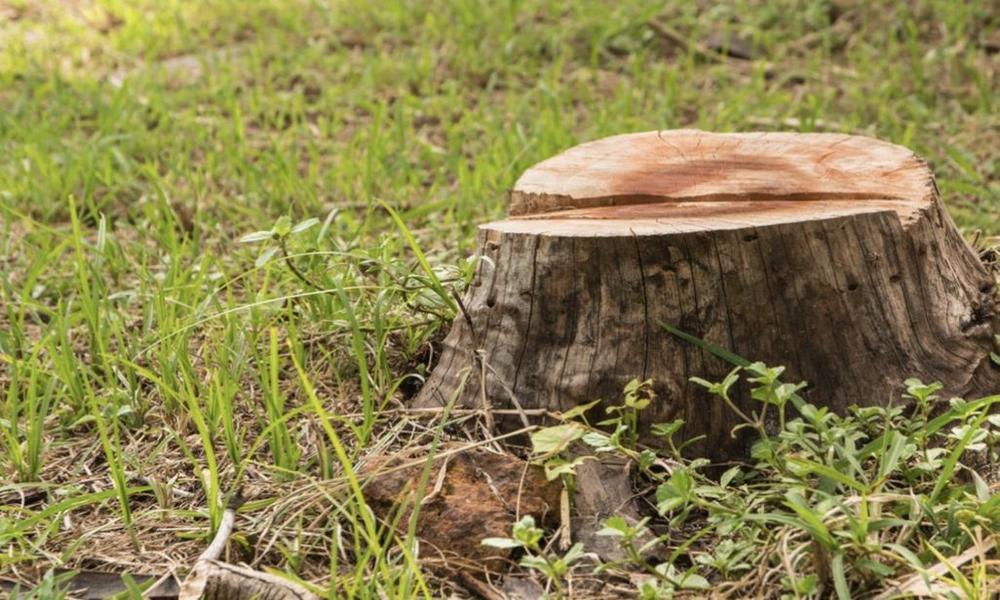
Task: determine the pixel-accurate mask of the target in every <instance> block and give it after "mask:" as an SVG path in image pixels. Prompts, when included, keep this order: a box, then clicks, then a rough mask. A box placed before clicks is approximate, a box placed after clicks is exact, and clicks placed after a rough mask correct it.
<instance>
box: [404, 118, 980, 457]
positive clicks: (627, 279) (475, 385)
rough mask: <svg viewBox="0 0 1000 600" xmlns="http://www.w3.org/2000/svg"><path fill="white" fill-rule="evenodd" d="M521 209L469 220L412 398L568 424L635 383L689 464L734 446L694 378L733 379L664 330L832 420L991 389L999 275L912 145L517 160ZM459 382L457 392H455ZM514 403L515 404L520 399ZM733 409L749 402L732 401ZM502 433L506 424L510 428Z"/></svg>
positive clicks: (806, 144) (841, 138)
mask: <svg viewBox="0 0 1000 600" xmlns="http://www.w3.org/2000/svg"><path fill="white" fill-rule="evenodd" d="M510 212H511V215H512V216H511V218H509V219H507V220H503V221H498V222H494V223H489V224H486V225H483V226H481V228H480V243H481V254H482V256H483V260H482V261H481V262H480V264H479V267H478V272H477V274H476V275H475V278H474V280H473V282H472V286H471V289H470V290H469V292H468V294H467V296H466V298H465V300H464V306H465V309H466V311H467V315H461V316H460V317H459V318H458V319H456V321H455V323H454V324H453V326H452V330H451V332H450V333H449V335H448V336H447V338H446V339H445V341H444V344H443V351H442V354H441V359H440V362H439V364H438V365H437V366H436V368H435V370H434V371H433V373H432V375H431V376H430V377H429V379H428V381H427V383H426V385H425V386H424V388H423V389H422V390H421V392H420V393H419V394H418V396H417V397H416V398H415V401H414V402H415V405H417V406H435V405H440V404H442V403H444V402H445V401H447V400H448V399H449V398H451V397H452V396H454V395H457V397H458V403H459V405H460V406H466V407H470V408H475V407H479V406H482V405H483V401H484V398H483V396H484V395H485V401H486V402H487V403H488V405H489V406H492V407H494V408H501V407H503V408H512V407H514V406H516V405H520V407H523V408H545V409H550V410H553V411H564V410H567V409H569V408H571V407H573V406H576V405H577V404H580V403H583V402H588V401H591V400H594V399H598V398H601V399H604V400H606V401H608V402H613V401H614V400H616V399H617V398H619V397H620V395H621V391H622V388H623V387H624V385H625V384H626V383H627V382H628V381H629V380H630V379H632V378H640V379H647V378H652V379H653V380H654V389H655V391H656V393H657V395H658V399H657V400H656V402H654V404H653V406H651V407H650V408H649V409H647V410H646V411H644V413H643V414H642V415H641V420H642V423H641V426H642V427H648V425H649V424H650V423H656V422H663V421H669V420H672V419H677V418H680V419H684V421H685V422H686V425H685V428H684V430H683V435H684V436H685V437H688V438H691V437H694V436H705V437H704V438H703V439H702V441H701V442H699V443H696V444H695V445H694V446H693V447H692V449H691V450H692V454H696V455H702V456H708V457H710V458H712V459H716V460H724V459H730V458H735V457H740V456H745V454H746V447H745V444H746V440H745V439H743V438H741V437H736V438H733V437H732V436H731V434H730V432H731V430H732V428H733V427H734V426H735V425H736V424H737V423H738V422H739V421H738V420H737V418H736V416H735V415H734V414H732V412H731V410H730V409H729V408H727V407H726V406H724V405H723V404H722V403H721V402H720V401H718V400H717V399H715V398H711V397H709V396H708V395H707V394H706V393H705V391H704V390H702V389H701V388H700V387H698V386H697V385H694V384H692V383H690V382H689V378H690V377H691V376H699V377H704V378H707V379H710V380H711V379H715V380H718V379H721V377H722V376H723V375H724V374H725V373H726V372H727V371H728V370H729V369H730V368H731V366H730V365H728V364H726V363H724V362H723V361H721V360H719V359H717V358H715V357H714V356H712V355H711V354H709V353H706V352H705V351H703V350H701V349H700V348H698V347H696V346H694V345H691V344H689V343H685V342H683V341H681V340H679V339H677V338H676V337H674V336H672V335H671V334H670V333H668V332H667V331H665V330H664V329H663V328H662V327H661V326H660V323H666V324H669V325H672V326H675V327H677V328H679V329H681V330H683V331H686V332H688V333H690V334H692V335H695V336H698V337H700V338H702V339H705V340H706V341H708V342H711V343H713V344H716V345H718V346H721V347H723V348H726V349H728V350H731V351H733V352H735V353H737V354H739V355H741V356H743V357H745V358H747V359H750V360H760V361H764V362H766V363H768V364H769V365H785V366H787V367H788V370H787V371H786V374H785V376H784V377H783V379H784V380H785V381H799V380H805V381H807V382H808V383H809V387H808V388H807V391H806V396H807V398H808V400H809V401H811V402H813V403H815V404H819V405H825V406H829V407H831V408H832V409H834V410H835V411H838V412H843V411H844V410H845V409H846V408H847V407H848V406H849V405H851V404H859V405H874V404H885V403H887V402H889V401H890V400H891V399H893V398H898V396H899V393H900V391H901V389H902V382H903V381H904V380H905V379H906V378H908V377H919V378H921V379H923V380H924V381H933V380H936V381H940V382H941V383H943V384H944V388H945V393H947V394H954V395H968V396H970V397H971V396H976V395H979V394H985V393H989V392H996V391H998V390H1000V385H998V383H1000V376H998V371H997V369H996V368H995V366H994V365H993V364H992V362H991V360H990V357H989V354H990V351H991V350H992V348H993V343H994V335H995V334H996V333H997V331H998V329H1000V327H998V319H997V316H996V295H995V293H996V282H995V281H994V279H993V278H992V276H991V275H990V274H989V273H988V272H987V270H986V269H985V268H984V266H983V265H982V264H981V263H980V262H979V260H978V259H977V257H976V255H975V254H974V253H973V252H972V251H971V249H970V248H969V247H968V246H967V245H966V243H965V242H964V241H963V239H962V237H961V235H960V234H959V232H958V231H957V229H956V227H955V225H954V223H953V222H952V220H951V219H950V217H949V216H948V214H947V213H946V211H945V209H944V207H943V205H942V202H941V198H940V195H939V193H938V190H937V187H936V185H935V184H934V180H933V177H932V175H931V173H930V170H929V169H928V168H927V166H926V164H925V163H924V162H923V161H922V160H920V159H919V158H918V157H916V156H914V155H913V154H912V153H911V152H910V151H908V150H906V149H905V148H902V147H899V146H895V145H892V144H888V143H884V142H880V141H878V140H874V139H870V138H863V137H855V136H845V135H832V134H787V133H773V134H772V133H768V134H711V133H704V132H698V131H688V130H685V131H663V132H648V133H639V134H630V135H623V136H615V137H612V138H606V139H603V140H598V141H596V142H591V143H588V144H583V145H581V146H577V147H575V148H572V149H570V150H568V151H566V152H564V153H563V154H560V155H558V156H556V157H554V158H551V159H549V160H547V161H544V162H542V163H540V164H539V165H536V166H535V167H533V168H531V169H529V170H528V171H527V172H526V173H525V174H524V175H523V176H522V177H521V178H520V180H518V182H517V184H516V185H515V188H514V190H513V191H512V193H511V203H510ZM466 369H470V370H471V377H470V378H469V380H468V382H467V384H466V385H465V386H464V387H462V388H461V389H460V387H459V382H460V381H461V380H462V374H463V373H464V372H465V370H466ZM514 400H516V403H515V402H514ZM736 403H737V404H738V405H739V406H740V407H741V408H742V409H743V410H744V411H748V410H750V408H751V400H750V399H749V397H748V394H746V393H745V390H743V391H742V392H741V393H739V394H738V396H737V398H736ZM501 424H502V423H501Z"/></svg>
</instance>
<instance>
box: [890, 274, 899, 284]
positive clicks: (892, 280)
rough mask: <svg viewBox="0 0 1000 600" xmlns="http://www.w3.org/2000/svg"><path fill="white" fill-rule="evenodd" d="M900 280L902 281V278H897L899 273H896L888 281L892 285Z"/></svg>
mask: <svg viewBox="0 0 1000 600" xmlns="http://www.w3.org/2000/svg"><path fill="white" fill-rule="evenodd" d="M900 279H902V277H900V276H899V273H896V274H895V275H893V276H891V277H889V281H891V282H893V283H899V280H900Z"/></svg>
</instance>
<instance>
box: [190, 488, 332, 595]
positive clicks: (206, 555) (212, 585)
mask: <svg viewBox="0 0 1000 600" xmlns="http://www.w3.org/2000/svg"><path fill="white" fill-rule="evenodd" d="M242 503H243V499H242V497H240V495H239V494H237V495H236V497H235V498H234V499H233V501H232V502H230V504H229V506H227V507H226V510H225V512H224V513H223V514H222V522H221V523H220V524H219V529H218V531H216V533H215V537H214V538H213V539H212V543H211V544H209V545H208V548H206V549H205V551H204V552H202V553H201V556H199V557H198V560H197V561H196V562H195V565H194V568H193V569H191V573H189V574H188V576H187V578H186V579H185V580H184V583H183V584H182V585H181V590H180V594H179V595H178V600H199V599H201V598H211V599H212V600H250V599H251V598H269V599H271V600H319V597H318V596H316V595H315V594H313V593H312V592H310V591H309V590H307V589H305V588H304V587H302V586H301V585H299V584H297V583H295V582H294V581H289V580H287V579H284V578H282V577H278V576H277V575H271V574H270V573H261V572H260V571H255V570H253V569H248V568H246V567H239V566H236V565H230V564H227V563H224V562H222V561H220V560H217V559H218V558H219V557H220V556H221V555H222V551H223V550H224V549H225V547H226V542H227V540H228V539H229V536H230V535H231V534H232V532H233V527H234V525H235V523H236V509H237V508H239V506H240V504H242Z"/></svg>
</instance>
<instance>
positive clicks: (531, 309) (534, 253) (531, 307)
mask: <svg viewBox="0 0 1000 600" xmlns="http://www.w3.org/2000/svg"><path fill="white" fill-rule="evenodd" d="M538 240H539V238H538V237H535V239H534V244H532V249H531V297H530V298H529V299H528V322H527V323H526V324H525V326H524V335H523V336H521V339H522V342H521V350H520V351H519V352H518V354H517V365H516V366H515V367H514V381H513V382H512V383H511V386H510V390H511V393H512V394H514V395H515V396H516V395H517V380H518V377H519V376H520V375H521V363H522V362H523V361H524V353H525V352H526V351H527V349H528V340H530V339H531V319H532V317H533V316H534V314H535V296H536V295H537V294H536V293H535V270H536V268H537V265H538Z"/></svg>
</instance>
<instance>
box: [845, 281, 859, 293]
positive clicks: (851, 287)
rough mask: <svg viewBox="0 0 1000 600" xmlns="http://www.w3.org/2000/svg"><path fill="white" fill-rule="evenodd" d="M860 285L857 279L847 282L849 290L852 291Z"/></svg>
mask: <svg viewBox="0 0 1000 600" xmlns="http://www.w3.org/2000/svg"><path fill="white" fill-rule="evenodd" d="M858 287H860V286H859V285H858V282H857V281H850V282H848V283H847V289H848V290H849V291H851V292H853V291H854V290H856V289H858Z"/></svg>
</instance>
